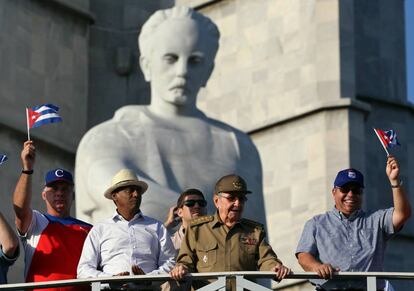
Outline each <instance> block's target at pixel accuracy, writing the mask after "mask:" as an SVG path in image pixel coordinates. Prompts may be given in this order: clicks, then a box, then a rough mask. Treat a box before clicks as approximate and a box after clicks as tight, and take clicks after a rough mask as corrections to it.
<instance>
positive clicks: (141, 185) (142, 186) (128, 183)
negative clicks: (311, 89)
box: [104, 180, 148, 200]
mask: <svg viewBox="0 0 414 291" xmlns="http://www.w3.org/2000/svg"><path fill="white" fill-rule="evenodd" d="M126 186H137V187H139V188H140V189H141V191H140V193H139V194H141V195H142V194H144V193H145V191H147V189H148V184H147V183H145V182H144V181H133V180H130V181H122V182H119V183H117V184H115V185H113V186H111V187H109V188H108V189H107V190H106V191H105V193H104V196H105V198H108V199H111V200H112V192H114V191H115V190H116V189H118V188H121V187H126Z"/></svg>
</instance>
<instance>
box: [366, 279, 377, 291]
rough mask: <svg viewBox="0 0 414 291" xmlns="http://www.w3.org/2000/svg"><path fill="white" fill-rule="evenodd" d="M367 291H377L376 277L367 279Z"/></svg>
mask: <svg viewBox="0 0 414 291" xmlns="http://www.w3.org/2000/svg"><path fill="white" fill-rule="evenodd" d="M367 291H377V277H372V276H368V277H367Z"/></svg>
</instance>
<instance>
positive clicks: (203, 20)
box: [138, 6, 220, 57]
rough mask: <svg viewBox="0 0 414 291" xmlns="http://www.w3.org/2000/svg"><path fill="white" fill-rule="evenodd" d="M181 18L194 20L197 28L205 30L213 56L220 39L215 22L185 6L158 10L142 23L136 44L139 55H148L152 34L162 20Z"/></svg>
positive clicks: (150, 48) (151, 46)
mask: <svg viewBox="0 0 414 291" xmlns="http://www.w3.org/2000/svg"><path fill="white" fill-rule="evenodd" d="M183 18H189V19H193V20H195V21H196V22H197V23H198V26H199V29H203V30H205V32H206V35H205V37H208V41H209V42H210V44H211V45H212V49H213V51H212V52H213V56H214V55H215V54H216V53H217V50H218V45H219V39H220V32H219V30H218V28H217V26H216V24H215V23H214V22H213V21H211V20H210V18H208V17H206V16H204V15H203V14H201V13H198V12H197V11H194V10H193V9H192V8H189V7H185V6H176V7H173V8H170V9H165V10H159V11H157V12H155V13H154V14H153V15H152V16H151V17H150V18H149V19H148V20H147V21H146V22H145V23H144V25H143V26H142V29H141V33H140V34H139V37H138V46H139V49H140V52H141V56H145V57H148V56H149V55H150V53H151V50H152V48H153V44H152V40H153V35H154V33H155V31H156V30H157V28H158V27H159V26H160V25H161V24H162V23H163V22H164V21H166V20H169V19H183Z"/></svg>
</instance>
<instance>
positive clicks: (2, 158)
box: [0, 154, 7, 165]
mask: <svg viewBox="0 0 414 291" xmlns="http://www.w3.org/2000/svg"><path fill="white" fill-rule="evenodd" d="M5 161H7V156H6V155H3V154H0V165H1V164H3V163H4V162H5Z"/></svg>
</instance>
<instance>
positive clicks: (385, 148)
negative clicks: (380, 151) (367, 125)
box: [372, 128, 390, 157]
mask: <svg viewBox="0 0 414 291" xmlns="http://www.w3.org/2000/svg"><path fill="white" fill-rule="evenodd" d="M372 129H373V130H374V132H375V134H376V135H377V137H378V139H379V141H380V143H381V144H382V147H383V148H384V150H385V152H386V153H387V157H388V156H389V155H390V153H389V152H388V150H387V147H386V146H385V145H384V143H383V142H382V139H381V137H380V136H379V135H378V132H377V131H376V130H375V128H372Z"/></svg>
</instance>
